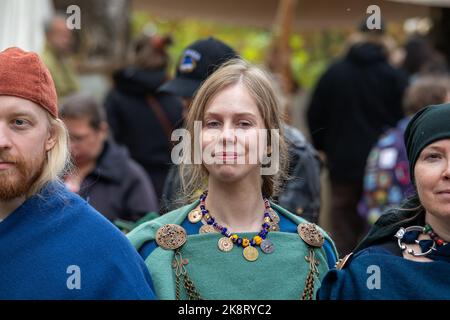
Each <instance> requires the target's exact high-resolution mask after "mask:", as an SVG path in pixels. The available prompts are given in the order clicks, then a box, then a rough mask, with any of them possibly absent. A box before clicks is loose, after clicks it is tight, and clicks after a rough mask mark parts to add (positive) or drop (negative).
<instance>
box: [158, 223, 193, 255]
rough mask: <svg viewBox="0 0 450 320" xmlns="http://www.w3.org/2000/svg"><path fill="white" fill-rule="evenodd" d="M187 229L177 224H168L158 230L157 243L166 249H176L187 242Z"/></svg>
mask: <svg viewBox="0 0 450 320" xmlns="http://www.w3.org/2000/svg"><path fill="white" fill-rule="evenodd" d="M186 239H187V234H186V230H184V228H183V227H181V226H179V225H177V224H166V225H163V226H162V227H161V228H159V229H158V231H157V232H156V243H157V244H158V245H159V246H160V247H161V248H163V249H165V250H175V249H178V248H179V247H181V246H182V245H183V244H185V242H186Z"/></svg>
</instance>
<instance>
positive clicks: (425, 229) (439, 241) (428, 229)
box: [423, 223, 447, 247]
mask: <svg viewBox="0 0 450 320" xmlns="http://www.w3.org/2000/svg"><path fill="white" fill-rule="evenodd" d="M423 233H424V234H428V235H429V236H430V238H431V239H432V240H433V241H434V242H435V243H436V245H437V246H438V247H440V246H445V245H447V242H445V241H444V240H442V238H441V237H439V236H438V235H437V234H436V232H434V231H433V228H432V227H431V226H430V225H429V224H428V223H427V224H425V227H423Z"/></svg>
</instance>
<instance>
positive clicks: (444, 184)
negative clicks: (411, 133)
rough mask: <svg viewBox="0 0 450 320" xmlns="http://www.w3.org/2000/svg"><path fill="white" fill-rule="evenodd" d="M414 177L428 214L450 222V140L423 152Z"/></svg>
mask: <svg viewBox="0 0 450 320" xmlns="http://www.w3.org/2000/svg"><path fill="white" fill-rule="evenodd" d="M414 176H415V181H416V186H417V192H418V194H419V198H420V201H421V203H422V205H423V207H424V208H425V210H426V211H427V213H429V214H431V215H433V216H434V217H436V218H440V219H442V218H444V219H446V220H447V221H448V220H450V139H444V140H439V141H436V142H434V143H432V144H430V145H428V146H427V147H426V148H424V149H423V150H422V152H421V153H420V156H419V158H418V160H417V162H416V165H415V167H414Z"/></svg>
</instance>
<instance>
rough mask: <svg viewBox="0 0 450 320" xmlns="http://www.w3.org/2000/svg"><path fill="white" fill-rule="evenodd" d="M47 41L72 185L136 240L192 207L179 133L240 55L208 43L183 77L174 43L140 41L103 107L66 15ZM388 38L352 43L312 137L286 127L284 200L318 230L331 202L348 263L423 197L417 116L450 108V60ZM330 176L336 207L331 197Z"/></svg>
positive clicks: (418, 42)
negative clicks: (385, 222)
mask: <svg viewBox="0 0 450 320" xmlns="http://www.w3.org/2000/svg"><path fill="white" fill-rule="evenodd" d="M45 32H46V38H47V44H46V47H45V52H44V53H43V59H44V61H45V63H46V65H47V66H48V68H49V70H50V72H51V74H52V77H53V79H54V81H55V85H56V89H57V93H58V98H59V108H60V115H61V118H62V119H63V121H64V123H65V125H66V127H67V128H68V130H69V134H70V148H71V154H72V163H73V168H72V170H71V171H70V172H69V174H67V175H66V176H65V177H64V181H65V184H66V186H67V187H68V188H69V189H70V190H72V191H74V192H76V193H78V194H79V195H80V196H82V197H83V198H85V199H86V200H87V201H88V202H89V203H90V204H91V205H92V206H93V207H94V208H96V209H97V210H98V211H99V212H100V213H102V214H103V215H104V216H105V217H107V218H108V219H109V220H111V221H112V222H114V223H115V224H116V225H117V226H118V227H120V228H121V229H123V230H124V231H129V230H131V229H133V227H135V226H136V225H137V224H140V223H142V222H143V221H147V220H149V219H153V218H155V217H157V216H159V215H163V214H165V213H167V212H168V211H171V210H174V209H176V208H178V207H180V206H182V205H183V204H185V202H184V201H186V199H183V191H182V188H181V183H180V173H179V170H178V166H177V165H174V164H173V163H172V161H171V150H172V147H173V142H172V141H171V133H172V131H173V130H175V129H177V128H182V127H183V126H184V117H185V115H186V113H187V111H188V110H189V107H190V105H191V103H192V99H193V97H194V96H195V93H196V90H197V89H198V88H199V86H200V85H201V83H202V82H203V81H204V80H205V79H206V78H207V77H208V76H209V75H210V74H211V73H212V72H213V71H214V70H215V69H217V67H218V66H220V65H221V64H223V63H224V62H226V61H227V60H229V59H231V58H234V57H236V56H239V52H236V51H235V50H234V49H233V48H231V47H230V46H229V45H228V44H226V43H223V42H222V41H220V40H218V39H216V38H214V37H209V38H204V39H198V40H197V41H195V42H193V43H192V44H190V45H189V46H188V47H187V48H185V49H184V50H183V52H180V53H179V60H178V61H177V63H176V70H175V72H174V73H175V76H174V77H173V78H171V77H170V76H169V74H171V72H170V71H171V70H168V66H169V55H168V48H169V47H170V45H171V44H172V41H173V39H171V37H170V36H167V35H158V34H153V35H145V34H143V35H141V36H140V37H139V38H138V39H136V40H135V42H134V45H133V59H132V60H133V61H132V63H130V64H129V65H127V66H124V67H123V68H121V69H120V70H116V71H115V72H114V73H113V74H112V84H113V85H112V88H111V90H110V91H109V93H108V94H107V96H106V97H105V99H104V101H103V102H102V103H99V102H98V101H97V100H96V99H95V98H94V97H91V96H89V95H87V94H84V93H81V92H80V89H79V88H80V86H79V79H78V77H77V72H76V68H75V67H74V65H73V63H72V60H71V57H70V53H71V50H72V49H73V35H72V34H71V31H70V30H68V29H67V28H66V26H65V18H64V16H55V17H54V18H53V19H52V20H51V21H49V22H48V23H47V24H46V26H45ZM386 33H387V32H386V30H384V29H381V30H375V31H374V30H367V29H365V28H364V27H362V28H360V29H359V30H356V31H355V33H354V34H352V35H351V36H350V37H349V39H348V46H347V49H346V51H345V53H344V54H343V56H342V57H337V58H336V59H335V61H334V62H333V63H332V64H331V65H330V66H329V67H328V68H327V70H326V71H325V73H324V74H323V75H322V76H321V77H320V79H319V80H318V82H317V84H316V86H315V88H314V90H313V92H312V93H311V97H310V99H309V103H308V106H307V115H306V120H307V123H308V126H309V132H302V131H301V130H299V128H295V127H294V126H292V125H289V124H288V123H287V122H286V123H285V124H284V126H285V127H284V131H285V138H286V141H287V142H288V151H289V157H290V160H291V162H290V167H289V172H288V173H289V178H287V179H286V180H285V181H284V183H283V186H282V189H281V190H282V191H281V192H280V193H279V195H278V196H277V197H276V198H275V199H274V200H275V202H277V203H279V204H281V205H282V206H283V207H284V208H286V209H288V210H289V211H291V212H292V213H294V214H296V215H299V216H301V217H304V218H305V219H307V220H309V221H311V222H315V223H318V222H319V214H320V213H321V212H322V211H323V210H322V211H321V207H323V202H324V201H329V203H330V205H329V207H330V210H329V211H330V212H329V214H328V220H329V230H327V231H329V234H330V235H331V237H332V238H333V239H334V240H335V242H336V246H337V248H338V252H339V253H340V255H344V254H346V253H349V252H350V251H351V250H352V249H353V248H354V247H355V246H356V244H357V243H358V242H359V241H360V240H361V238H362V236H363V235H364V234H365V233H366V232H367V230H368V228H369V227H370V226H371V225H372V224H373V223H374V222H375V221H376V220H377V219H378V217H380V216H381V215H382V214H383V212H385V211H386V210H387V209H389V208H391V207H395V206H398V205H399V204H400V202H401V201H402V200H403V199H404V198H405V197H407V196H408V195H409V194H411V193H412V191H413V189H412V186H411V182H410V177H409V172H408V160H407V159H406V151H405V147H404V143H403V133H404V130H405V128H406V125H407V123H408V121H409V119H410V117H411V115H413V114H414V113H415V112H417V111H418V110H419V109H421V108H422V107H424V106H427V105H432V104H440V103H444V102H450V81H449V78H448V77H449V74H448V72H449V69H448V66H447V63H446V61H445V58H444V57H443V56H442V55H441V54H440V53H439V52H438V51H436V50H435V49H433V48H432V47H431V45H430V44H429V42H428V41H427V39H426V38H425V37H422V36H418V35H416V36H411V37H410V38H409V39H408V40H407V41H406V43H404V44H403V45H402V46H395V45H394V44H393V42H392V40H391V39H390V38H389V36H388V35H387V34H386ZM268 68H269V69H270V65H269V66H268ZM274 79H277V75H274ZM279 94H280V98H284V97H283V91H282V90H279ZM296 110H297V109H296V108H295V106H294V108H293V112H297V111H296ZM280 112H281V111H280ZM305 136H306V137H311V141H308V140H307V139H306V138H305ZM325 170H326V171H327V172H328V173H329V183H330V194H331V197H330V199H324V197H323V196H321V189H323V186H322V188H321V175H322V173H323V172H324V171H325Z"/></svg>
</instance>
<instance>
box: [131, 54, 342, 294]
mask: <svg viewBox="0 0 450 320" xmlns="http://www.w3.org/2000/svg"><path fill="white" fill-rule="evenodd" d="M281 123H282V122H281V119H280V112H279V109H278V101H277V98H276V96H275V93H274V90H273V88H272V86H271V80H270V78H269V76H268V75H267V74H266V73H265V72H264V71H263V70H261V69H259V68H257V67H255V66H252V65H249V64H248V63H246V62H245V61H243V60H240V59H235V60H231V61H229V62H228V63H226V64H225V65H223V66H222V67H221V68H219V69H218V70H217V71H215V72H214V73H213V74H212V75H211V76H210V77H209V78H208V79H207V80H206V81H205V82H204V84H203V85H202V86H201V88H200V89H199V91H198V92H197V94H196V96H195V98H194V101H193V103H192V106H191V108H190V110H189V114H188V117H187V119H186V130H187V131H186V132H187V133H188V135H184V137H183V140H182V142H181V144H180V145H179V146H182V148H181V150H182V152H180V153H181V154H182V159H181V162H182V163H181V170H180V174H181V176H182V181H183V189H184V195H183V196H184V197H185V198H186V199H188V201H189V204H188V205H186V206H184V207H181V208H179V209H177V210H175V211H172V212H170V213H168V214H166V215H164V216H162V217H160V218H158V219H155V220H153V221H150V222H147V223H145V224H143V225H141V226H139V227H138V228H136V229H135V230H133V231H132V232H131V233H130V234H129V239H130V240H131V242H132V243H133V244H134V246H135V247H136V249H137V250H138V251H139V253H140V254H141V255H142V257H143V258H144V260H145V262H146V265H147V267H148V269H149V271H150V274H151V277H152V283H153V290H154V292H155V294H156V296H157V297H158V298H159V299H314V298H315V293H316V291H317V289H318V287H319V286H320V281H321V279H322V277H323V276H324V275H325V273H326V272H327V270H328V269H329V268H330V267H332V266H334V264H335V262H336V257H337V253H336V249H335V247H334V244H333V242H332V240H331V239H330V238H329V237H328V236H327V234H326V233H325V232H324V231H323V230H322V229H320V228H319V227H317V226H316V225H314V224H311V223H308V222H307V221H306V220H304V219H302V218H301V217H299V216H296V215H294V214H292V213H290V212H288V211H286V210H285V209H283V208H282V207H280V206H278V205H276V204H275V203H273V202H271V201H270V198H271V197H272V196H274V195H275V194H276V193H277V191H278V188H279V183H280V181H282V179H283V178H285V177H284V175H285V172H286V167H287V156H286V146H285V143H284V140H283V132H282V125H281ZM179 146H176V147H175V149H174V151H179V150H180V149H177V147H179ZM173 154H178V153H177V152H173ZM172 160H174V159H172ZM199 190H200V192H199Z"/></svg>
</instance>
